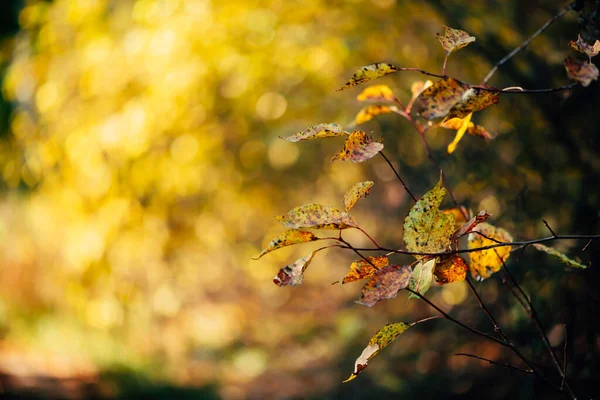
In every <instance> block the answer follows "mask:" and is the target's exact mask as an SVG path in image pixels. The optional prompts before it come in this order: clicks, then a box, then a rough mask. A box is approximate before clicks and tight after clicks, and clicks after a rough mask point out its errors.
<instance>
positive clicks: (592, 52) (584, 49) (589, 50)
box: [569, 35, 600, 60]
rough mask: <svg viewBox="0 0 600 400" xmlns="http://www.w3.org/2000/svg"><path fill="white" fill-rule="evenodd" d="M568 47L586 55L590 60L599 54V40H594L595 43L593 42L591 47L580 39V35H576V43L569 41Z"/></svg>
mask: <svg viewBox="0 0 600 400" xmlns="http://www.w3.org/2000/svg"><path fill="white" fill-rule="evenodd" d="M569 46H571V47H572V48H574V49H575V50H577V51H579V52H581V53H585V54H587V56H588V57H589V58H590V60H591V58H592V57H596V56H597V55H598V53H600V40H596V42H594V45H593V46H592V45H590V44H588V43H586V42H585V41H584V40H583V39H582V38H581V35H577V41H574V40H571V41H570V42H569Z"/></svg>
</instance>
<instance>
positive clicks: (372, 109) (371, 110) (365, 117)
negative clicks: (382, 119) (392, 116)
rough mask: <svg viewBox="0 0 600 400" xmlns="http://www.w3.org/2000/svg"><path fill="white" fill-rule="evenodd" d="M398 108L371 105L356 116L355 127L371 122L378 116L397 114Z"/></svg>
mask: <svg viewBox="0 0 600 400" xmlns="http://www.w3.org/2000/svg"><path fill="white" fill-rule="evenodd" d="M397 111H398V107H395V106H381V105H371V106H367V107H365V108H363V109H362V110H360V111H359V112H358V114H356V118H354V123H355V124H356V125H359V124H364V123H365V122H367V121H370V120H372V119H373V118H375V117H376V116H378V115H382V114H389V113H393V112H397Z"/></svg>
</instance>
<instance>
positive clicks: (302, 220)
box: [275, 204, 358, 229]
mask: <svg viewBox="0 0 600 400" xmlns="http://www.w3.org/2000/svg"><path fill="white" fill-rule="evenodd" d="M275 219H276V220H277V221H279V222H281V223H282V224H283V226H285V227H286V228H292V229H299V228H313V229H347V228H355V227H357V226H358V225H357V224H356V222H354V221H353V220H352V218H351V217H350V216H349V215H348V214H347V213H345V212H342V211H340V210H338V209H337V208H335V207H332V206H322V205H319V204H305V205H303V206H300V207H296V208H294V209H292V210H290V211H289V212H288V213H287V214H286V215H279V216H276V217H275Z"/></svg>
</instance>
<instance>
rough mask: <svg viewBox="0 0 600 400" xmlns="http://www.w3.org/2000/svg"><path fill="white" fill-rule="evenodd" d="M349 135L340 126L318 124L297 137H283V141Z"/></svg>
mask: <svg viewBox="0 0 600 400" xmlns="http://www.w3.org/2000/svg"><path fill="white" fill-rule="evenodd" d="M348 135H349V133H348V132H345V131H344V128H342V127H341V126H340V125H338V124H318V125H314V126H311V127H310V128H307V129H305V130H303V131H302V132H298V133H296V134H295V135H292V136H288V137H281V136H280V138H281V139H283V140H287V141H288V142H299V141H301V140H311V139H321V138H326V137H333V136H348Z"/></svg>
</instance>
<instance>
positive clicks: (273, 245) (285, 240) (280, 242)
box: [255, 229, 319, 260]
mask: <svg viewBox="0 0 600 400" xmlns="http://www.w3.org/2000/svg"><path fill="white" fill-rule="evenodd" d="M318 239H319V238H318V237H316V236H315V235H314V234H313V233H312V232H306V231H300V230H298V229H288V230H287V231H285V232H284V233H282V234H281V235H279V236H277V237H276V238H275V239H273V240H271V242H270V243H269V245H268V246H267V248H266V249H264V250H263V251H262V252H261V253H260V254H259V255H258V257H256V258H255V260H258V259H259V258H261V257H262V256H264V255H265V254H267V253H270V252H272V251H273V250H277V249H280V248H282V247H285V246H291V245H293V244H299V243H308V242H312V241H314V240H318Z"/></svg>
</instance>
